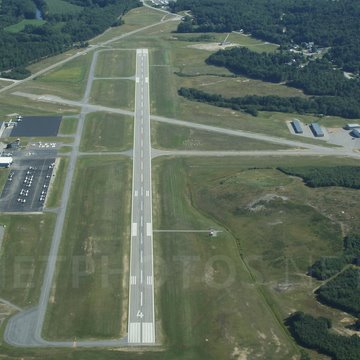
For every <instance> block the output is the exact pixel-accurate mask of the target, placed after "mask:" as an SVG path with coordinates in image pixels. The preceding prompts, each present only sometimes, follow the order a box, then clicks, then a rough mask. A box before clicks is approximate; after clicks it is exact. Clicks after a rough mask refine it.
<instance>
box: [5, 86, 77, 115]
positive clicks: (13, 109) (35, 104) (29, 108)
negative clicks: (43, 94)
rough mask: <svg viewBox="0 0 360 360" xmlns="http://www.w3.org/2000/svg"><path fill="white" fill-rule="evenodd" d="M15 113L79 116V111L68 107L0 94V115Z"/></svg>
mask: <svg viewBox="0 0 360 360" xmlns="http://www.w3.org/2000/svg"><path fill="white" fill-rule="evenodd" d="M24 88H25V86H24V87H23V89H24ZM12 91H13V90H12ZM24 91H25V90H24ZM26 91H27V90H26ZM14 113H17V114H23V115H54V114H55V115H58V114H62V115H72V114H78V113H79V109H78V108H76V107H70V106H66V105H58V104H52V103H46V102H42V101H33V100H30V99H27V98H24V97H20V96H15V95H9V94H0V115H1V116H6V115H8V114H14Z"/></svg>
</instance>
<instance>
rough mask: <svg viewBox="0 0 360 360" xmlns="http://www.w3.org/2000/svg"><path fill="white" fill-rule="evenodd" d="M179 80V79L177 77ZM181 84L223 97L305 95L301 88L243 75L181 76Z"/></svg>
mask: <svg viewBox="0 0 360 360" xmlns="http://www.w3.org/2000/svg"><path fill="white" fill-rule="evenodd" d="M178 80H179V81H180V79H178ZM181 86H183V87H189V88H196V89H199V90H202V91H206V92H208V93H212V94H222V95H223V96H225V97H240V96H246V95H258V96H269V95H274V94H276V95H277V96H283V97H289V96H300V97H306V96H305V95H304V93H303V92H302V91H301V90H298V89H295V88H291V87H288V86H285V85H283V84H274V83H269V82H264V81H260V80H253V79H248V78H245V77H241V76H239V77H236V78H228V77H218V76H206V75H204V76H196V77H183V78H181Z"/></svg>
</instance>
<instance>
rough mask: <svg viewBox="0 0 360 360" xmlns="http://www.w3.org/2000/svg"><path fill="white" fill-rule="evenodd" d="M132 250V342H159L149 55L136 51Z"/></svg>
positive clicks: (130, 310) (129, 335) (129, 317)
mask: <svg viewBox="0 0 360 360" xmlns="http://www.w3.org/2000/svg"><path fill="white" fill-rule="evenodd" d="M134 121H135V122H134V150H133V186H132V213H131V253H130V283H129V314H128V342H129V344H153V343H155V314H154V276H153V238H152V235H153V234H152V203H151V143H150V103H149V55H148V50H147V49H138V50H137V51H136V85H135V118H134Z"/></svg>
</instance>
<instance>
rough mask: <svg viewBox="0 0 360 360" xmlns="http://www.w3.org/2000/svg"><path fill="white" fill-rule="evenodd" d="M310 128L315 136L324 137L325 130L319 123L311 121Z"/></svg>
mask: <svg viewBox="0 0 360 360" xmlns="http://www.w3.org/2000/svg"><path fill="white" fill-rule="evenodd" d="M310 129H311V131H312V133H313V134H314V136H315V137H324V132H323V131H322V129H321V127H320V125H319V124H318V123H311V124H310Z"/></svg>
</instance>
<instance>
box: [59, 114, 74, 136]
mask: <svg viewBox="0 0 360 360" xmlns="http://www.w3.org/2000/svg"><path fill="white" fill-rule="evenodd" d="M77 124H78V118H76V117H65V118H63V119H62V120H61V124H60V129H59V135H60V136H61V135H73V134H75V132H76V129H77Z"/></svg>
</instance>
